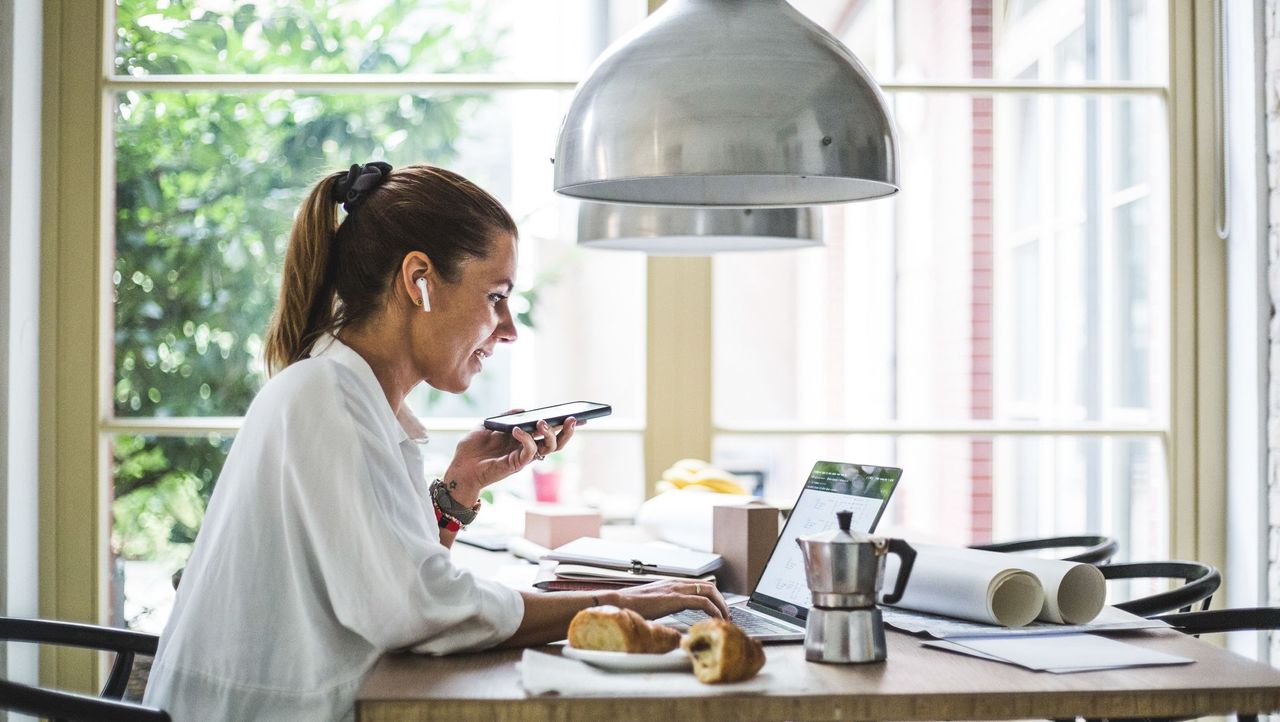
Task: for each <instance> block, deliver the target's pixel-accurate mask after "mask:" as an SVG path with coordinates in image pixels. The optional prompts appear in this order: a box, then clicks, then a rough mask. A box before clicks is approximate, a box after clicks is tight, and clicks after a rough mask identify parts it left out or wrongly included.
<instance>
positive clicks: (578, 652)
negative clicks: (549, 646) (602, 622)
mask: <svg viewBox="0 0 1280 722" xmlns="http://www.w3.org/2000/svg"><path fill="white" fill-rule="evenodd" d="M563 653H564V656H566V657H569V658H570V659H577V660H581V661H583V662H586V663H587V664H589V665H591V666H593V667H600V668H601V669H609V670H614V671H617V672H659V671H663V670H669V669H689V667H690V666H691V665H692V662H691V661H690V660H689V655H687V654H685V653H684V650H683V649H679V648H677V649H673V650H671V651H670V652H667V653H666V654H628V653H626V652H600V651H597V650H594V649H576V648H574V647H570V646H569V645H567V644H566V645H565V646H564V648H563Z"/></svg>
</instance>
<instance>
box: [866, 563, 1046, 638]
mask: <svg viewBox="0 0 1280 722" xmlns="http://www.w3.org/2000/svg"><path fill="white" fill-rule="evenodd" d="M912 546H913V547H915V550H916V561H915V566H914V567H913V568H912V570H911V578H910V579H909V580H908V581H907V590H906V592H905V593H904V594H903V595H902V600H901V601H900V602H898V605H897V606H900V607H903V608H905V609H914V610H916V611H920V612H931V613H933V614H943V615H946V616H948V617H958V618H960V619H969V620H972V621H975V622H983V623H984V624H997V625H1000V626H1003V627H1021V626H1023V625H1025V624H1028V623H1030V622H1031V620H1033V619H1035V618H1036V616H1037V615H1038V614H1039V613H1040V610H1041V608H1043V607H1044V588H1043V587H1042V586H1041V585H1040V580H1039V579H1037V578H1036V576H1035V575H1034V574H1032V573H1031V572H1028V571H1026V570H1024V569H1020V568H1018V567H1016V566H1014V565H1013V564H1012V563H1010V560H1009V559H1006V558H1005V556H1006V555H1001V554H996V555H990V556H975V557H970V556H968V555H964V554H959V555H958V554H954V553H952V552H959V551H966V550H953V549H951V548H949V547H938V546H932V545H927V544H920V545H916V544H913V545H912ZM897 575H898V558H897V556H893V555H891V556H890V557H889V558H888V563H887V564H886V566H885V581H884V586H885V587H889V586H890V585H891V584H893V580H895V579H897Z"/></svg>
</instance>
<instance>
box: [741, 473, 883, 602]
mask: <svg viewBox="0 0 1280 722" xmlns="http://www.w3.org/2000/svg"><path fill="white" fill-rule="evenodd" d="M901 476H902V469H894V468H892V467H887V466H867V465H864V464H845V463H841V462H838V461H819V462H818V463H816V464H814V465H813V471H811V472H810V473H809V479H808V480H807V481H805V483H804V488H803V489H801V490H800V497H799V498H798V499H796V505H795V508H793V509H792V510H791V515H790V516H789V517H787V525H786V526H784V527H783V528H782V534H781V535H780V536H779V537H778V542H777V544H775V545H774V547H773V553H772V554H770V555H769V561H768V563H767V564H765V567H764V572H763V573H762V574H761V575H760V581H759V582H758V583H757V584H756V588H755V591H753V592H752V593H751V601H752V602H755V603H757V604H762V605H764V606H766V607H770V608H772V609H775V610H777V611H778V612H781V613H782V614H785V615H787V616H791V617H798V618H800V619H804V618H805V617H806V616H807V615H808V612H809V605H810V604H811V603H812V602H813V598H812V596H811V595H810V593H809V583H808V580H807V579H806V578H805V573H804V555H803V554H801V553H800V545H798V544H796V539H798V538H800V537H803V536H809V535H811V534H820V533H822V532H824V531H827V530H829V529H835V528H836V526H837V524H836V512H838V511H844V510H845V509H848V510H849V511H852V512H853V523H852V524H851V525H850V527H849V528H850V529H851V530H853V531H860V532H864V533H867V532H871V531H874V530H875V528H876V524H877V523H879V522H880V515H881V514H883V513H884V508H885V506H886V505H887V504H888V503H889V497H890V496H892V495H893V490H894V489H895V488H897V486H898V479H899V478H900V477H901Z"/></svg>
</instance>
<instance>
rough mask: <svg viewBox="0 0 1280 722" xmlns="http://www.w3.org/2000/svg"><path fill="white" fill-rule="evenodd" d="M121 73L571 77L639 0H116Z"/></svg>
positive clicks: (629, 19)
mask: <svg viewBox="0 0 1280 722" xmlns="http://www.w3.org/2000/svg"><path fill="white" fill-rule="evenodd" d="M115 5H116V8H115V10H116V53H115V60H114V68H113V71H114V72H115V73H117V74H121V75H165V74H189V73H190V74H199V73H218V74H221V73H248V74H262V73H407V72H416V73H502V74H518V75H520V76H522V77H538V76H542V77H569V78H572V77H576V76H578V75H581V74H583V73H584V72H585V70H586V69H587V67H588V66H589V65H590V64H591V63H592V62H593V61H594V60H595V58H596V56H597V55H599V54H600V52H601V51H602V50H604V48H605V47H607V46H608V44H609V43H610V42H612V41H613V40H614V39H616V38H618V37H619V36H621V35H622V34H623V33H625V32H626V31H627V30H629V29H630V28H631V27H632V26H634V25H636V24H637V23H639V22H640V21H641V20H643V19H644V17H645V11H646V5H645V2H644V0H541V1H540V2H536V3H533V2H527V1H526V0H432V1H430V2H402V1H401V0H358V1H357V0H339V1H336V2H335V1H334V0H258V1H257V2H254V3H244V2H234V1H233V0H116V3H115Z"/></svg>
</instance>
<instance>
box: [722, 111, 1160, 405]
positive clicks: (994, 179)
mask: <svg viewBox="0 0 1280 722" xmlns="http://www.w3.org/2000/svg"><path fill="white" fill-rule="evenodd" d="M891 98H892V101H893V103H894V108H895V113H896V115H897V118H898V123H899V130H900V132H901V156H902V166H901V177H902V191H901V192H900V193H899V194H897V195H896V196H894V197H893V198H891V199H888V200H881V201H870V202H866V203H855V204H849V205H844V206H831V207H827V208H826V209H825V210H824V213H825V229H826V230H825V234H826V243H827V245H826V246H825V247H823V248H818V249H810V250H804V251H799V252H794V251H790V252H783V253H760V254H750V253H743V254H721V255H719V256H716V257H715V258H714V260H713V283H714V304H715V306H714V314H715V316H714V318H715V322H714V338H713V344H714V359H713V363H714V366H715V373H714V403H715V418H716V421H717V423H719V424H721V425H722V426H726V427H732V426H733V425H735V424H738V423H753V424H769V423H789V422H801V423H811V424H822V423H879V422H883V421H888V420H903V421H911V422H925V423H927V422H937V421H942V420H970V419H995V420H1005V421H1013V420H1030V421H1042V422H1046V423H1054V422H1059V423H1062V422H1074V421H1085V420H1090V421H1117V422H1119V421H1121V420H1123V421H1124V422H1134V423H1139V422H1146V423H1153V424H1159V423H1163V421H1164V419H1166V418H1167V409H1166V408H1165V405H1166V402H1165V397H1166V396H1167V394H1166V393H1164V392H1163V391H1162V390H1163V389H1167V387H1168V374H1167V370H1168V366H1169V359H1168V352H1167V349H1168V343H1167V338H1168V326H1167V323H1168V322H1167V319H1168V312H1167V305H1168V297H1167V283H1168V281H1167V270H1166V269H1167V268H1168V258H1169V229H1168V216H1169V210H1168V208H1169V206H1168V203H1169V201H1168V187H1167V182H1166V180H1165V179H1166V178H1167V173H1166V171H1165V168H1164V165H1163V164H1164V159H1165V158H1166V157H1167V140H1166V136H1165V132H1164V128H1163V127H1162V126H1160V125H1153V126H1147V127H1146V128H1145V130H1144V132H1142V133H1141V134H1139V133H1133V134H1130V135H1127V136H1120V135H1119V134H1118V133H1117V129H1118V128H1121V127H1123V126H1124V124H1125V122H1127V121H1122V120H1120V118H1132V117H1133V115H1132V113H1131V111H1132V110H1133V109H1134V108H1136V107H1141V108H1145V109H1146V111H1150V112H1148V114H1147V117H1148V118H1149V119H1155V118H1158V117H1160V116H1159V114H1158V113H1157V112H1155V111H1157V110H1158V108H1159V101H1158V100H1156V99H1148V98H1125V99H1115V98H1084V97H1076V96H1047V95H1046V96H1035V97H1033V96H1021V95H1012V96H1000V97H996V98H994V99H992V98H984V97H973V98H970V97H965V96H959V95H943V94H917V93H897V94H893V95H891ZM1037 104H1038V105H1039V106H1040V107H1041V109H1042V111H1043V112H1037V113H1029V112H1028V108H1029V107H1034V106H1035V105H1037ZM1122 108H1127V109H1128V110H1126V111H1124V112H1122ZM1126 113H1128V115H1126ZM937 118H948V119H949V120H950V122H947V123H937V122H935V121H936V119H937ZM988 128H990V130H988ZM1124 138H1129V139H1133V140H1137V141H1138V142H1139V143H1140V144H1141V145H1143V146H1144V149H1143V151H1142V152H1141V153H1134V152H1124V153H1121V152H1115V151H1113V149H1114V148H1115V147H1116V144H1117V143H1119V142H1121V141H1122V140H1123V139H1124ZM1032 150H1034V151H1036V152H1034V153H1033V152H1029V151H1032ZM1138 159H1141V160H1140V162H1142V163H1143V165H1136V163H1137V162H1139V160H1138Z"/></svg>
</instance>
